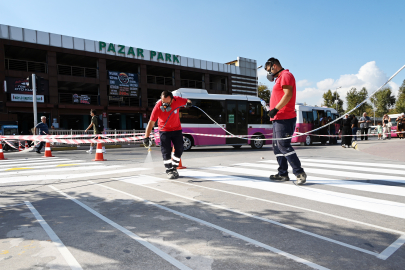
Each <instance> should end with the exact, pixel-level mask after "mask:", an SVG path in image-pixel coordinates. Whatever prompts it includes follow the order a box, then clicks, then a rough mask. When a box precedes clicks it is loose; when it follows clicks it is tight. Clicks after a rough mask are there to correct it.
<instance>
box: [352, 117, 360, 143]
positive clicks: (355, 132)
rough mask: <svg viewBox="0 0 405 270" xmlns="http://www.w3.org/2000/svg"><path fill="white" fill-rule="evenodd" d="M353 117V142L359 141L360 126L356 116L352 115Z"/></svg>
mask: <svg viewBox="0 0 405 270" xmlns="http://www.w3.org/2000/svg"><path fill="white" fill-rule="evenodd" d="M351 117H352V135H354V136H353V141H357V136H356V135H357V130H358V125H359V120H357V118H356V116H355V115H354V114H352V115H351Z"/></svg>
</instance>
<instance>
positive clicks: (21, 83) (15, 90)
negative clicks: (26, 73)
mask: <svg viewBox="0 0 405 270" xmlns="http://www.w3.org/2000/svg"><path fill="white" fill-rule="evenodd" d="M43 82H44V85H43V86H42V89H37V94H39V95H48V92H49V82H48V81H47V80H44V81H43ZM28 85H29V82H28V80H27V78H12V77H6V83H5V86H6V87H7V93H12V94H24V95H32V88H30V87H29V86H28ZM37 87H38V86H37ZM5 90H6V88H5Z"/></svg>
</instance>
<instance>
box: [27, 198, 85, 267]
mask: <svg viewBox="0 0 405 270" xmlns="http://www.w3.org/2000/svg"><path fill="white" fill-rule="evenodd" d="M24 203H25V204H26V205H27V207H28V209H30V211H31V212H32V214H33V215H34V216H35V218H36V219H37V220H38V222H39V224H40V225H41V226H42V228H43V229H44V230H45V232H46V233H47V234H48V236H49V238H51V240H52V243H53V244H54V245H55V246H56V248H57V249H58V250H59V252H60V253H61V254H62V256H63V258H64V259H65V260H66V262H67V264H68V265H69V267H70V269H72V270H82V269H83V268H82V267H81V266H80V264H79V263H78V262H77V261H76V259H75V257H73V255H72V253H70V251H69V249H68V248H67V247H66V246H65V245H64V244H63V242H62V241H61V240H60V238H59V237H58V236H57V235H56V233H55V232H54V231H53V230H52V228H51V227H50V226H49V225H48V223H47V222H46V221H45V220H44V219H43V218H42V216H41V215H40V214H39V213H38V211H37V210H36V209H35V207H34V206H33V205H32V204H31V203H30V202H29V201H25V202H24Z"/></svg>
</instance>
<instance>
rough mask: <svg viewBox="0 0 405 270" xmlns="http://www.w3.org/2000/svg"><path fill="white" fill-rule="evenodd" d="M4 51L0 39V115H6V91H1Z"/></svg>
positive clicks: (4, 77)
mask: <svg viewBox="0 0 405 270" xmlns="http://www.w3.org/2000/svg"><path fill="white" fill-rule="evenodd" d="M4 54H5V50H4V44H3V42H2V40H1V39H0V83H1V86H0V90H1V91H0V113H7V110H6V102H7V93H6V92H5V90H7V89H3V88H4V80H5V79H6V76H5V70H6V68H5V65H4V61H5V55H4ZM0 118H1V117H0Z"/></svg>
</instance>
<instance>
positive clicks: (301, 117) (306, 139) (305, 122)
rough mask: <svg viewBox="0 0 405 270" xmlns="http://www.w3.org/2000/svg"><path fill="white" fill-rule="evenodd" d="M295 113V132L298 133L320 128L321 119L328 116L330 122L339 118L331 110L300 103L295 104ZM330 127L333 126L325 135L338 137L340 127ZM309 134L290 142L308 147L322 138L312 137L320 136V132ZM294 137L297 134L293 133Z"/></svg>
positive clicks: (337, 125)
mask: <svg viewBox="0 0 405 270" xmlns="http://www.w3.org/2000/svg"><path fill="white" fill-rule="evenodd" d="M295 111H296V113H297V124H296V127H295V132H299V133H305V132H307V131H310V130H313V129H316V128H318V127H320V124H321V123H320V120H321V119H322V117H329V116H330V117H331V119H332V120H335V119H336V118H338V117H339V114H338V112H337V111H336V110H335V109H333V108H326V107H313V106H306V105H304V104H302V103H296V104H295ZM332 125H333V126H332V127H327V128H326V130H325V133H327V134H329V135H338V132H339V128H340V125H339V124H337V123H335V124H332ZM330 133H333V134H330ZM311 134H312V135H305V136H299V137H295V138H292V140H291V142H293V143H301V145H306V146H309V145H312V143H313V142H320V141H321V138H322V137H320V136H314V135H315V134H322V132H321V131H320V130H319V131H316V132H314V133H311ZM295 135H297V134H296V133H294V136H295ZM335 138H336V137H335ZM328 140H329V138H328Z"/></svg>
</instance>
